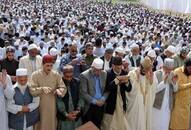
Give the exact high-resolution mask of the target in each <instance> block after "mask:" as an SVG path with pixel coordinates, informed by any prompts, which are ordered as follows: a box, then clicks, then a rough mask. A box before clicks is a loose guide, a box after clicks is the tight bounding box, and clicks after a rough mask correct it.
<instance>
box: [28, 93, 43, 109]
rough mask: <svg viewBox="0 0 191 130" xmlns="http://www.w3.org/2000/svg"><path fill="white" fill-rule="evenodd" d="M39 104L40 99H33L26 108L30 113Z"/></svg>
mask: <svg viewBox="0 0 191 130" xmlns="http://www.w3.org/2000/svg"><path fill="white" fill-rule="evenodd" d="M39 102H40V97H33V101H32V103H30V104H28V108H29V109H30V112H32V111H34V110H35V109H36V108H38V106H39Z"/></svg>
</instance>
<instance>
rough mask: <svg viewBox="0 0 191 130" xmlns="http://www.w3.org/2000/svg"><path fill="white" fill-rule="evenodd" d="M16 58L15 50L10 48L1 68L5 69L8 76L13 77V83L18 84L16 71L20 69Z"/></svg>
mask: <svg viewBox="0 0 191 130" xmlns="http://www.w3.org/2000/svg"><path fill="white" fill-rule="evenodd" d="M14 57H15V48H14V47H12V46H8V47H7V49H6V58H5V59H3V60H2V62H1V64H0V66H1V67H0V68H1V70H2V69H5V70H6V71H7V74H8V75H10V76H11V80H12V83H15V82H16V70H17V69H18V67H19V62H18V61H17V60H15V59H14Z"/></svg>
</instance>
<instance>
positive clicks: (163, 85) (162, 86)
mask: <svg viewBox="0 0 191 130" xmlns="http://www.w3.org/2000/svg"><path fill="white" fill-rule="evenodd" d="M165 87H166V86H165V83H164V81H161V82H160V83H159V84H158V85H157V87H156V93H158V92H160V91H161V90H162V89H164V88H165Z"/></svg>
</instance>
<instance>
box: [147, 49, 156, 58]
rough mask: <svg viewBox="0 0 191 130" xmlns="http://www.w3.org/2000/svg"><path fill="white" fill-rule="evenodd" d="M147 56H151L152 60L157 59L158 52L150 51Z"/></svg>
mask: <svg viewBox="0 0 191 130" xmlns="http://www.w3.org/2000/svg"><path fill="white" fill-rule="evenodd" d="M147 56H150V57H152V58H156V57H157V55H156V52H155V51H154V50H150V51H148V53H147Z"/></svg>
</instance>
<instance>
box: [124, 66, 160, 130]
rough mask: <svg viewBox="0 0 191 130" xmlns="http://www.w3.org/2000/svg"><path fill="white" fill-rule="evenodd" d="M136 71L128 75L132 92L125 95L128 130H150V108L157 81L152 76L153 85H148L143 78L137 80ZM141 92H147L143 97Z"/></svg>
mask: <svg viewBox="0 0 191 130" xmlns="http://www.w3.org/2000/svg"><path fill="white" fill-rule="evenodd" d="M136 71H137V69H135V70H133V71H131V72H130V73H129V76H130V81H131V83H132V91H131V92H130V93H126V95H127V98H128V112H127V114H126V118H127V122H128V129H129V130H152V108H153V103H154V99H155V89H156V85H157V79H156V76H155V75H154V79H153V83H152V84H149V83H148V80H147V79H146V77H145V76H141V75H140V77H139V78H138V77H137V74H136ZM142 90H143V91H146V92H147V94H146V96H145V97H144V96H143V93H142ZM144 100H145V101H144ZM144 102H145V103H144ZM135 122H136V123H135Z"/></svg>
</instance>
